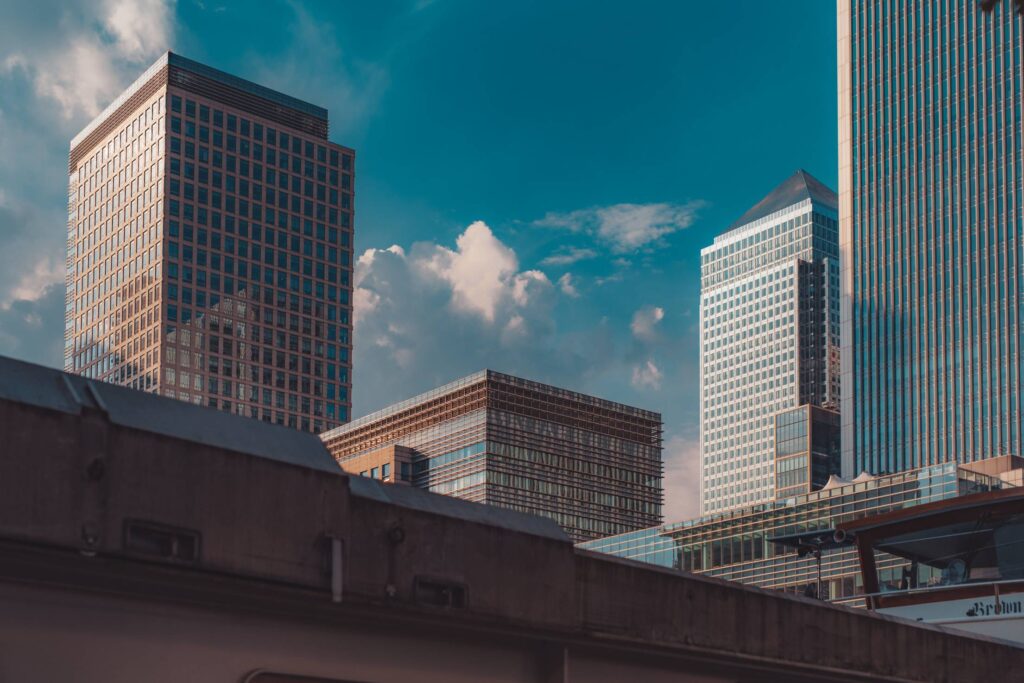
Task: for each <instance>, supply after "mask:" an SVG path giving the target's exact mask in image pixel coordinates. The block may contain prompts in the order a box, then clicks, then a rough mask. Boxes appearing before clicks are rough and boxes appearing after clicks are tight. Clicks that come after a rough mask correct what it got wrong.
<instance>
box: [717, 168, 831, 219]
mask: <svg viewBox="0 0 1024 683" xmlns="http://www.w3.org/2000/svg"><path fill="white" fill-rule="evenodd" d="M805 199H810V200H811V201H814V202H817V203H820V204H824V205H826V206H829V207H831V208H833V209H837V208H838V207H839V197H838V195H836V193H835V192H834V191H833V190H831V189H829V187H828V186H827V185H825V184H824V183H823V182H821V181H820V180H818V179H817V178H815V177H814V176H812V175H811V174H810V173H808V172H807V171H805V170H803V169H800V170H799V171H797V172H796V173H794V174H793V175H791V176H789V177H788V178H786V179H785V180H784V181H783V182H782V183H781V184H780V185H779V186H778V187H776V188H775V189H774V190H772V191H771V192H769V193H768V194H767V196H765V198H764V199H762V200H761V201H759V202H758V203H757V204H754V206H752V207H751V208H750V209H749V210H748V211H747V212H746V213H745V214H743V215H742V216H740V217H739V219H737V220H736V222H734V223H733V224H732V225H730V226H729V228H728V230H733V229H734V228H739V227H741V226H744V225H747V224H748V223H753V222H754V221H756V220H757V219H759V218H764V217H765V216H768V215H771V214H773V213H775V212H776V211H779V210H781V209H785V208H786V207H789V206H792V205H794V204H796V203H798V202H801V201H803V200H805Z"/></svg>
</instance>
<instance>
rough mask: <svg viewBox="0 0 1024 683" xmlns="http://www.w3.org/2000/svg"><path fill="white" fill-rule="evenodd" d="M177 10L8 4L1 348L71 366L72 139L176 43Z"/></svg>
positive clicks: (2, 116) (152, 4) (152, 3)
mask: <svg viewBox="0 0 1024 683" xmlns="http://www.w3.org/2000/svg"><path fill="white" fill-rule="evenodd" d="M172 10H173V2H171V1H170V0H139V1H135V0H100V1H98V2H86V1H85V0H63V1H60V2H58V1H57V0H36V1H34V2H31V3H18V2H8V3H0V130H2V131H3V134H2V135H0V353H6V354H10V355H16V356H19V357H22V358H28V359H31V360H35V361H38V362H42V363H46V364H49V365H58V366H59V365H61V364H62V355H63V351H62V346H63V328H64V307H63V291H64V289H63V279H64V250H65V240H66V232H67V213H66V206H67V154H68V141H69V140H70V139H71V138H72V137H73V136H74V135H75V134H76V133H77V132H78V131H79V130H81V128H82V127H83V126H84V125H85V124H86V123H88V121H89V120H90V119H91V118H92V117H93V116H95V115H96V114H98V113H99V112H100V111H101V110H102V109H103V107H105V106H106V105H107V104H108V103H109V102H110V101H111V100H113V98H114V97H116V96H117V95H118V94H119V93H120V91H121V90H122V89H123V88H124V87H125V86H127V85H128V84H129V83H130V82H131V81H132V80H134V79H135V78H136V77H137V76H138V75H139V73H141V71H142V70H143V69H144V68H145V67H146V66H148V65H149V64H150V63H151V62H152V61H153V60H154V59H155V58H156V57H157V56H158V55H159V54H160V53H162V52H163V51H164V50H166V49H167V48H168V46H169V45H170V43H171V41H172V40H173V34H174V26H173V21H172V15H173V11H172Z"/></svg>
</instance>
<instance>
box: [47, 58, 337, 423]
mask: <svg viewBox="0 0 1024 683" xmlns="http://www.w3.org/2000/svg"><path fill="white" fill-rule="evenodd" d="M327 133H328V125H327V110H325V109H323V108H321V107H317V106H315V105H312V104H309V103H307V102H303V101H301V100H298V99H295V98H293V97H289V96H287V95H283V94H281V93H279V92H275V91H273V90H270V89H268V88H265V87H263V86H260V85H257V84H255V83H250V82H249V81H245V80H242V79H240V78H237V77H235V76H231V75H229V74H226V73H223V72H221V71H217V70H215V69H212V68H210V67H208V66H205V65H203V64H199V63H197V62H194V61H191V60H188V59H185V58H183V57H180V56H178V55H176V54H173V53H167V54H165V55H164V56H163V57H161V58H160V59H159V60H157V62H156V63H155V64H153V65H152V66H151V67H150V68H149V69H148V70H147V71H146V72H145V73H144V74H142V76H140V77H139V79H138V80H137V81H135V83H133V84H132V85H131V86H130V87H129V88H128V89H127V90H126V91H125V92H124V93H122V94H121V95H120V96H119V97H118V98H117V99H116V100H115V101H114V102H113V103H111V104H110V106H109V107H107V108H106V110H104V111H103V112H102V113H101V114H100V115H99V116H97V117H96V118H95V119H94V120H93V121H92V122H91V123H90V124H89V125H88V126H86V127H85V129H83V130H82V132H81V133H79V134H78V135H77V136H75V138H74V139H73V140H72V141H71V152H70V159H69V168H68V170H69V178H68V180H69V187H68V204H69V206H68V241H67V305H66V316H65V323H66V325H65V348H64V365H65V368H66V369H67V370H68V371H70V372H76V373H80V374H83V375H86V376H88V377H93V378H97V379H102V380H106V381H111V382H116V383H119V384H125V385H128V386H132V387H135V388H137V389H143V390H147V391H154V392H159V393H161V394H163V395H165V396H171V397H174V398H178V399H181V400H185V401H190V402H192V403H196V404H202V405H208V406H210V407H214V408H218V409H220V410H225V411H229V412H233V413H237V414H240V415H247V416H251V417H254V418H259V419H262V420H265V421H268V422H276V423H280V424H287V425H290V426H292V427H297V428H300V429H304V430H310V431H321V430H323V429H326V428H330V427H333V426H335V425H338V424H340V423H342V422H344V421H345V420H347V419H348V417H349V409H350V406H351V378H350V373H351V348H352V347H351V329H352V328H351V301H352V297H351V293H352V257H351V250H352V244H353V242H352V230H353V214H352V212H353V191H354V172H355V154H354V152H353V151H352V150H351V149H348V148H345V147H341V146H339V145H336V144H334V143H331V142H328V140H327Z"/></svg>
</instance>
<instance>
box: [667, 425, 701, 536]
mask: <svg viewBox="0 0 1024 683" xmlns="http://www.w3.org/2000/svg"><path fill="white" fill-rule="evenodd" d="M664 461H665V480H664V487H665V510H664V513H665V521H666V522H668V523H671V522H681V521H684V520H687V519H693V518H695V517H697V516H699V515H700V481H701V465H700V439H699V438H698V437H696V436H692V437H691V436H686V435H679V434H676V435H673V436H671V437H670V438H669V439H668V440H667V441H666V442H665V448H664Z"/></svg>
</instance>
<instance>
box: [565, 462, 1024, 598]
mask: <svg viewBox="0 0 1024 683" xmlns="http://www.w3.org/2000/svg"><path fill="white" fill-rule="evenodd" d="M984 462H987V465H985V466H981V464H980V463H975V464H972V465H969V466H957V464H956V463H943V464H939V465H933V466H931V467H924V468H921V469H918V470H911V471H908V472H899V473H896V474H889V475H884V476H879V477H873V476H871V475H861V476H859V477H858V478H857V479H856V480H854V481H846V480H843V479H840V478H838V477H833V478H832V479H831V481H830V482H829V483H828V484H827V485H826V486H825V487H824V488H822V489H821V490H817V491H812V492H810V493H805V494H802V495H798V496H793V497H790V498H780V499H777V500H775V501H773V502H770V503H763V504H760V505H751V506H748V507H745V508H738V509H735V510H731V511H728V512H725V513H722V514H717V515H707V516H704V517H700V518H698V519H694V520H689V521H685V522H676V523H673V524H665V525H662V526H658V527H653V528H650V529H643V530H641V531H634V532H631V533H627V534H620V535H618V536H612V537H609V538H602V539H598V540H594V541H590V542H586V543H582V544H580V546H581V547H583V548H586V549H589V550H596V551H599V552H603V553H608V554H611V555H615V556H618V557H624V558H628V559H631V560H639V561H641V562H649V563H651V564H656V565H660V566H663V567H672V568H674V569H683V570H686V571H690V572H695V573H698V574H704V575H707V576H716V577H719V578H722V579H728V580H731V581H737V582H740V583H745V584H750V585H754V586H759V587H761V588H770V589H774V590H783V591H787V592H791V593H801V594H805V593H806V594H811V593H815V592H816V590H817V578H818V566H817V558H816V557H814V556H813V555H810V554H801V553H799V551H798V550H796V549H795V548H792V547H788V546H785V545H782V544H777V543H773V542H772V539H778V538H785V537H793V536H795V535H798V534H810V533H813V532H821V533H822V534H826V535H828V534H830V532H831V530H833V529H835V528H836V526H837V525H839V524H841V523H843V522H847V521H850V520H853V519H859V518H861V517H866V516H869V515H872V514H879V513H882V512H889V511H891V510H897V509H900V508H905V507H909V506H912V505H920V504H923V503H930V502H933V501H937V500H945V499H948V498H954V497H956V496H962V495H967V494H970V493H978V492H981V491H989V490H993V489H998V488H1003V487H1006V486H1013V485H1019V482H1020V477H1021V472H1022V469H1021V468H1022V465H1024V460H1022V459H1021V458H1016V457H1010V456H1003V457H1000V458H992V459H990V460H989V461H984ZM821 555H822V556H821V579H822V589H823V590H822V597H824V598H827V599H832V600H841V601H848V602H850V603H852V604H857V603H858V602H859V599H858V597H857V596H858V595H860V594H862V593H863V586H862V585H861V578H860V567H859V564H858V562H857V553H856V550H855V549H854V548H852V547H849V546H847V547H840V548H831V549H826V550H823V551H822V554H821ZM903 566H904V563H902V562H901V561H900V560H898V559H897V558H892V561H891V562H890V563H889V564H888V565H887V566H883V567H882V570H881V572H880V576H881V577H882V578H883V579H884V578H886V577H887V576H890V575H891V576H892V577H896V576H897V575H898V574H899V572H900V571H902V569H903Z"/></svg>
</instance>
